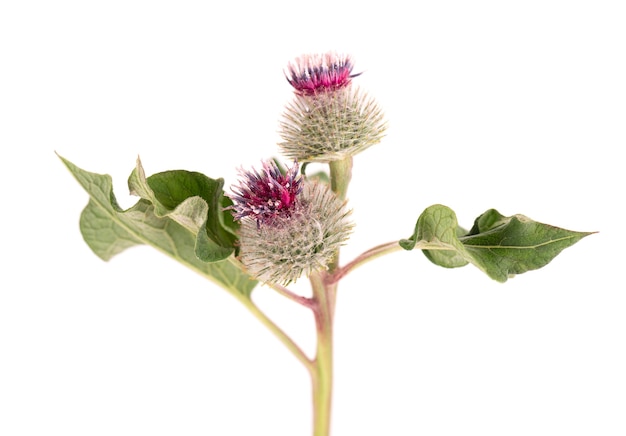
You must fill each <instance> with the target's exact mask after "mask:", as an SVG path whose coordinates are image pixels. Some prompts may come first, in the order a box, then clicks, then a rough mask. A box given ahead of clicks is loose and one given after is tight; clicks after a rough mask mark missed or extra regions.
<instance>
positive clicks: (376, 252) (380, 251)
mask: <svg viewBox="0 0 626 436" xmlns="http://www.w3.org/2000/svg"><path fill="white" fill-rule="evenodd" d="M400 250H402V247H400V244H398V241H393V242H387V243H386V244H381V245H377V246H376V247H373V248H370V249H369V250H367V251H365V252H363V253H361V254H360V255H359V256H358V257H356V258H355V259H354V260H352V261H351V262H350V263H347V264H346V265H344V266H342V267H340V268H337V269H335V271H334V273H333V274H331V275H330V276H329V277H328V280H327V281H328V282H329V283H337V282H338V281H339V280H341V279H342V278H343V277H345V276H347V275H348V273H349V272H351V271H352V270H353V269H356V268H358V267H359V266H361V265H363V264H365V263H367V262H369V261H371V260H374V259H376V258H378V257H381V256H384V255H385V254H389V253H393V252H394V251H400Z"/></svg>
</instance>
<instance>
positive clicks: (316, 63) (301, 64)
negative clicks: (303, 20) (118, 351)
mask: <svg viewBox="0 0 626 436" xmlns="http://www.w3.org/2000/svg"><path fill="white" fill-rule="evenodd" d="M350 73H352V59H351V58H350V56H348V55H339V54H337V53H334V52H329V53H326V54H313V55H305V56H302V57H300V58H297V59H296V60H295V61H294V62H291V63H289V66H288V67H287V72H286V73H285V76H287V81H288V82H289V83H290V84H291V86H293V87H294V88H295V89H296V93H297V94H301V95H312V94H315V93H317V92H323V91H333V90H336V89H339V88H343V87H344V86H348V85H349V84H350V82H351V80H350V79H352V78H353V77H356V76H358V75H359V74H360V73H359V74H350Z"/></svg>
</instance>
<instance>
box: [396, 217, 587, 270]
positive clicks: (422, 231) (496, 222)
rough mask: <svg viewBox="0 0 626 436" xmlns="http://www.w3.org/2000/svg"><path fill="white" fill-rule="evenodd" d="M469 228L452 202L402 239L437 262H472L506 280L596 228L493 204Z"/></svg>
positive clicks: (543, 262) (456, 264)
mask: <svg viewBox="0 0 626 436" xmlns="http://www.w3.org/2000/svg"><path fill="white" fill-rule="evenodd" d="M464 233H465V232H464V231H463V230H462V229H461V228H460V227H459V226H458V223H457V219H456V214H455V213H454V212H453V211H452V210H451V209H450V208H448V207H446V206H442V205H434V206H430V207H429V208H427V209H426V210H425V211H424V212H423V213H422V215H420V217H419V218H418V220H417V223H416V225H415V230H414V232H413V235H412V236H411V237H410V238H408V239H403V240H401V241H399V244H400V246H401V247H402V248H404V249H405V250H413V249H415V248H419V249H422V250H425V252H424V254H426V256H427V257H428V259H429V260H431V261H432V262H433V263H435V264H436V265H439V266H443V267H447V268H454V267H459V266H464V265H466V264H467V263H472V264H474V265H475V266H477V267H478V268H480V269H481V270H483V271H484V272H485V273H486V274H487V275H488V276H489V277H491V278H492V279H494V280H497V281H499V282H505V281H506V280H507V279H508V278H509V277H512V276H514V275H515V274H522V273H524V272H526V271H531V270H534V269H539V268H541V267H543V266H545V265H547V264H548V263H549V262H550V261H551V260H552V259H554V257H556V256H557V255H558V254H559V253H560V252H561V251H563V250H564V249H565V248H567V247H569V246H571V245H573V244H575V243H576V242H578V241H579V240H581V239H582V238H584V237H585V236H587V235H589V234H591V233H592V232H574V231H571V230H565V229H561V228H558V227H554V226H551V225H548V224H542V223H538V222H536V221H532V220H531V219H529V218H527V217H525V216H524V215H513V216H510V217H505V216H503V215H501V214H500V213H498V211H496V210H495V209H490V210H488V211H487V212H485V213H484V214H482V215H481V216H479V217H478V218H477V219H476V220H475V222H474V226H473V227H472V229H471V230H470V231H469V233H467V234H464Z"/></svg>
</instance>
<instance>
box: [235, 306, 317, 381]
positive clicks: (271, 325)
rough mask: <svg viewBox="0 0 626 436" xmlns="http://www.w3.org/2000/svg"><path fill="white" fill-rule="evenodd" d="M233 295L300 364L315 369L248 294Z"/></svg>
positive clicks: (308, 368)
mask: <svg viewBox="0 0 626 436" xmlns="http://www.w3.org/2000/svg"><path fill="white" fill-rule="evenodd" d="M233 295H235V296H236V297H237V298H238V300H239V301H241V303H243V305H244V306H246V308H247V309H248V310H249V311H250V312H251V313H252V314H253V315H254V316H255V317H256V318H257V319H258V320H259V321H261V323H262V324H263V325H264V326H265V327H267V328H268V329H269V330H270V331H271V332H272V333H273V334H274V336H276V338H278V340H279V341H280V342H282V343H283V344H284V345H285V346H286V347H287V349H288V350H289V351H291V354H293V355H294V356H295V357H296V358H297V359H298V360H299V361H300V362H302V364H303V365H304V366H305V367H306V369H307V370H309V372H310V373H312V372H313V371H314V370H315V365H314V363H313V362H312V361H311V359H309V358H308V357H307V355H306V354H305V353H304V351H302V349H301V348H300V347H299V346H298V345H297V344H296V343H295V342H294V341H293V339H291V338H290V337H289V336H288V335H287V334H286V333H285V332H284V331H283V330H282V329H281V328H280V327H278V326H277V325H276V324H275V323H274V321H272V320H271V319H270V318H268V316H267V315H266V314H265V313H263V311H262V310H261V309H259V307H258V306H257V305H256V304H254V302H253V301H252V299H251V298H250V297H249V296H243V295H236V294H233Z"/></svg>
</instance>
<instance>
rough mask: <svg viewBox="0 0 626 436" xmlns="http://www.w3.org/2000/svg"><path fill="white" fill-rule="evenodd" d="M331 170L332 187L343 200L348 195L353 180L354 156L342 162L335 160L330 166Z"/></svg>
mask: <svg viewBox="0 0 626 436" xmlns="http://www.w3.org/2000/svg"><path fill="white" fill-rule="evenodd" d="M328 166H329V168H330V187H331V189H332V190H333V192H334V193H335V194H337V196H338V197H339V198H341V199H342V200H345V199H346V195H347V194H348V185H349V184H350V179H351V178H352V156H348V157H346V158H345V159H342V160H334V161H331V162H330V163H329V164H328Z"/></svg>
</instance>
